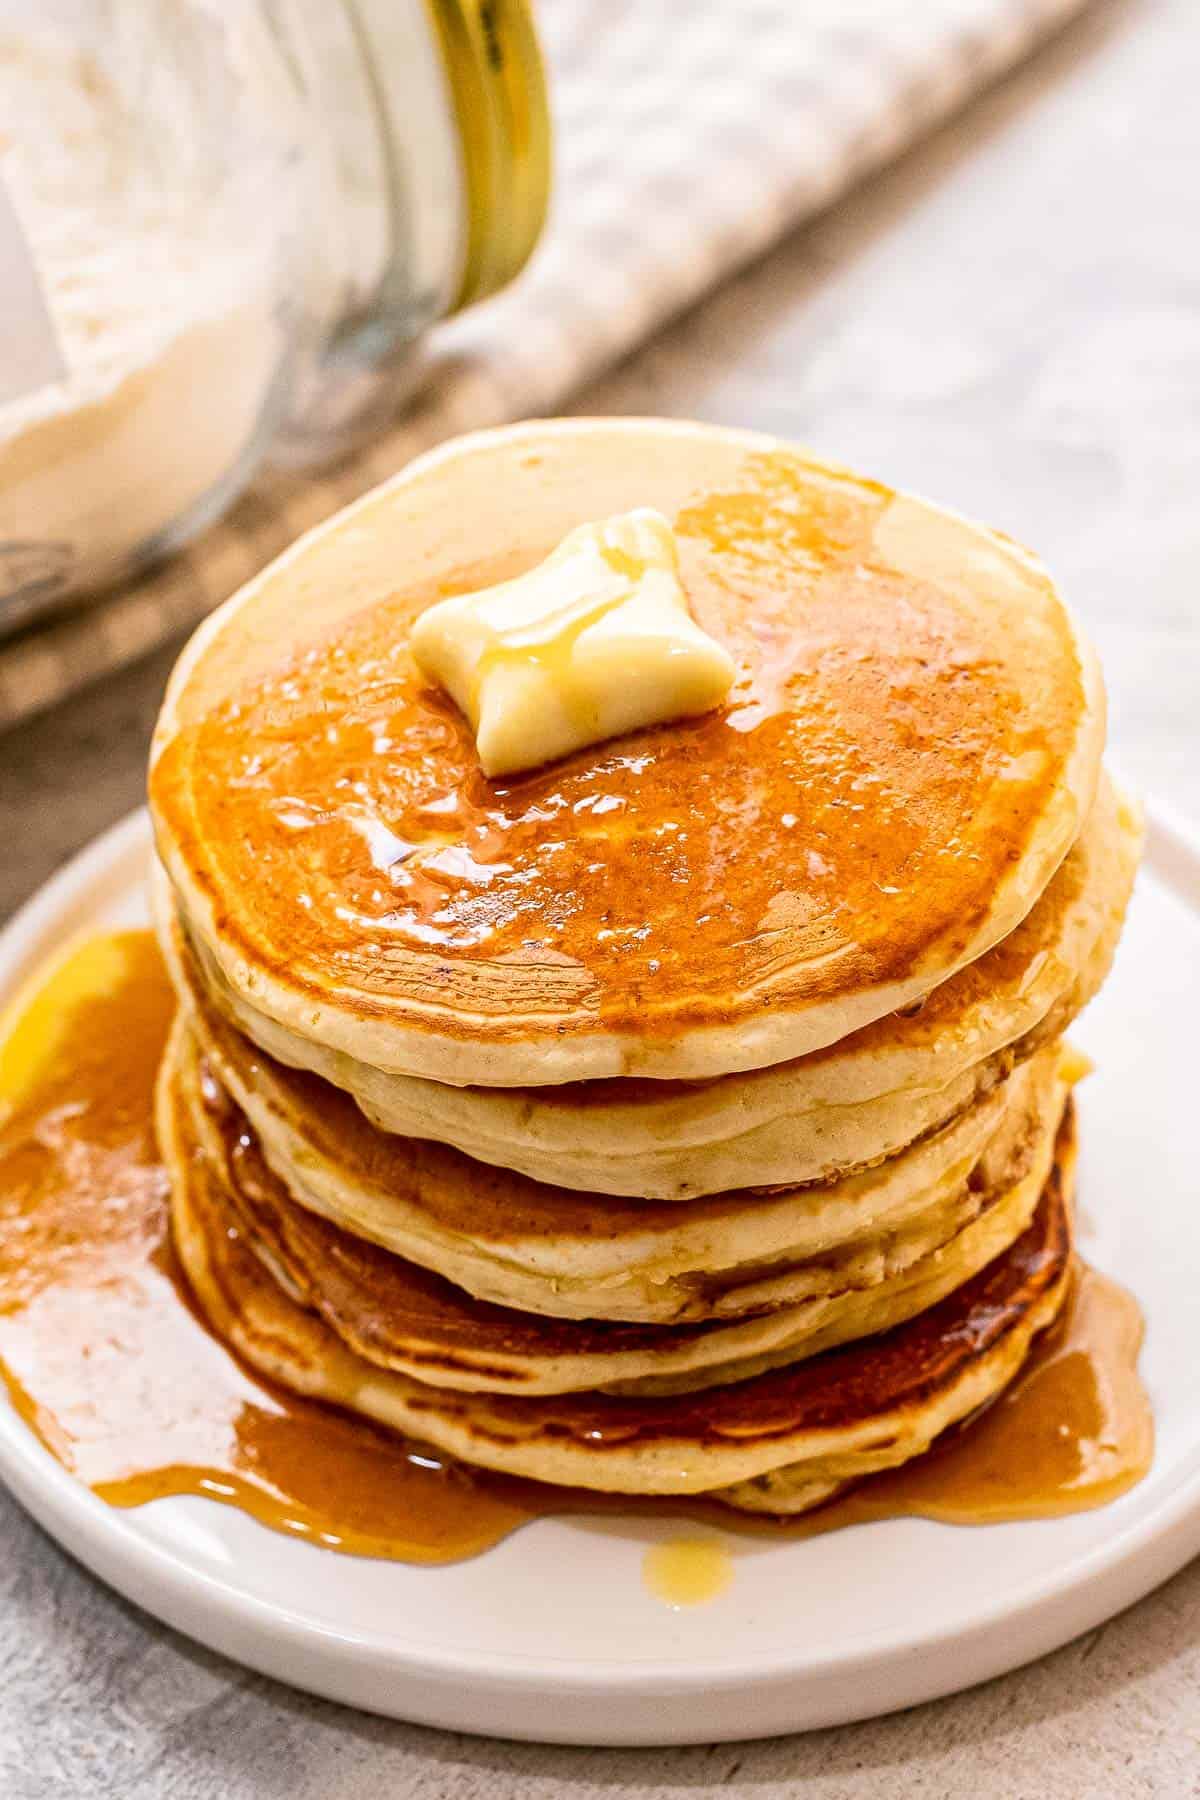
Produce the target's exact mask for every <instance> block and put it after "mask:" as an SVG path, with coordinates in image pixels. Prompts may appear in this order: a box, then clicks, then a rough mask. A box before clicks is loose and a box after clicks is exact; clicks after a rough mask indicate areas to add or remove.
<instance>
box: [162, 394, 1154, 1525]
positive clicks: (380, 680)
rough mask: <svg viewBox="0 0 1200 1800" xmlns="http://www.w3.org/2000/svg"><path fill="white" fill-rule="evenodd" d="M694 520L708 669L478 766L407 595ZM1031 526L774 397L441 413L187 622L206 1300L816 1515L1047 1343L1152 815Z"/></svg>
mask: <svg viewBox="0 0 1200 1800" xmlns="http://www.w3.org/2000/svg"><path fill="white" fill-rule="evenodd" d="M643 507H653V508H656V509H657V510H658V511H659V512H661V513H662V514H663V515H665V517H666V518H667V519H668V520H669V521H670V524H671V526H672V529H673V532H674V535H675V541H676V543H677V545H678V552H679V561H680V571H681V577H682V582H683V587H684V590H685V593H686V598H687V604H688V607H689V609H690V612H691V615H692V617H693V618H694V620H695V621H696V622H697V623H698V624H699V626H701V627H702V628H703V630H704V631H705V632H707V633H708V634H710V635H711V637H712V638H713V639H715V640H716V641H717V642H718V643H719V644H721V645H723V646H724V647H725V649H726V650H727V651H728V652H729V654H730V655H731V656H732V658H733V661H734V664H735V667H736V678H735V682H734V686H733V688H732V689H731V691H730V693H729V695H728V697H727V699H726V700H725V701H724V703H723V704H722V705H721V706H719V707H718V708H716V709H715V710H712V711H710V712H708V713H705V714H703V715H701V716H699V717H692V718H685V719H678V720H676V721H675V722H674V723H670V724H662V725H656V726H651V727H648V728H645V729H642V730H638V731H635V732H631V733H628V734H626V735H625V736H622V737H618V738H615V739H610V740H608V741H605V742H601V743H596V744H593V745H591V747H589V748H587V749H582V750H577V751H575V752H574V753H572V754H571V755H568V756H565V757H563V758H562V759H560V760H559V761H557V762H553V763H550V764H547V765H545V766H542V767H539V768H536V769H533V770H531V771H529V772H526V773H522V774H519V775H509V776H503V777H498V778H495V779H489V778H488V777H487V776H485V774H484V773H483V770H482V768H481V766H480V760H479V755H478V753H477V750H476V745H475V741H474V737H473V735H472V732H471V729H470V726H469V725H468V723H467V721H466V719H465V718H464V717H462V715H461V714H460V713H459V712H458V710H457V708H456V707H455V706H454V704H453V702H452V701H451V700H450V699H449V698H448V696H447V695H446V694H445V693H443V692H442V690H441V689H440V688H439V687H437V686H436V685H434V684H432V683H431V682H430V681H429V680H428V679H427V678H426V677H425V676H424V675H422V674H421V673H420V671H419V670H418V667H417V665H416V662H415V660H414V657H413V655H412V651H411V648H410V634H411V629H412V626H413V623H414V621H415V620H416V619H417V618H418V617H419V616H420V615H421V614H422V613H423V612H424V611H425V610H426V609H427V608H428V607H429V606H431V605H432V604H434V603H435V602H437V601H440V600H442V599H444V598H446V597H447V596H450V595H455V594H461V593H467V592H472V591H475V590H478V589H481V588H485V587H489V586H491V585H493V584H495V583H498V582H502V581H506V580H509V579H511V578H513V577H517V576H520V575H521V574H523V573H524V572H525V571H526V570H528V569H530V568H531V567H533V566H534V565H536V564H538V563H539V562H541V561H542V559H544V558H545V557H546V556H547V555H549V554H550V553H551V552H552V551H554V549H555V548H556V546H557V545H559V544H560V543H561V541H562V540H563V539H564V537H566V536H567V534H568V533H570V532H572V531H573V530H574V529H575V528H577V527H579V526H580V525H582V524H584V523H586V522H587V521H590V520H596V519H600V518H603V517H606V516H609V515H614V514H619V513H627V512H629V511H630V510H631V509H634V508H643ZM1103 737H1104V709H1103V697H1102V690H1101V686H1100V681H1099V677H1098V673H1097V670H1096V667H1095V663H1094V660H1093V658H1092V655H1091V652H1090V651H1089V649H1088V648H1087V646H1086V645H1085V644H1084V643H1083V642H1082V640H1081V638H1080V636H1079V633H1078V630H1077V628H1076V626H1075V624H1074V621H1073V620H1072V618H1071V617H1070V615H1069V614H1068V612H1067V611H1066V609H1065V608H1064V606H1063V604H1062V602H1061V600H1060V599H1059V597H1058V595H1057V593H1056V591H1055V589H1054V587H1053V585H1052V583H1051V581H1050V579H1049V577H1048V576H1047V574H1046V573H1045V571H1044V569H1043V568H1042V567H1041V565H1040V564H1039V563H1038V562H1037V560H1036V558H1034V557H1033V556H1032V555H1031V554H1030V553H1028V552H1027V551H1025V550H1023V549H1021V548H1019V547H1018V546H1016V545H1014V544H1013V543H1011V542H1010V541H1009V540H1007V539H1005V538H1003V537H1001V536H1000V535H999V534H997V533H995V532H992V531H988V530H986V529H984V528H982V527H979V526H976V525H973V524H969V523H967V522H966V521H964V520H962V519H959V518H957V517H955V516H952V515H949V514H947V513H944V512H941V511H939V510H937V509H936V508H933V507H931V506H928V505H926V504H924V503H922V502H920V501H917V500H914V499H912V498H909V497H907V496H905V495H901V494H897V493H894V492H892V491H891V490H889V489H886V488H884V487H881V486H879V485H877V484H875V483H871V482H867V481H864V480H861V479H859V478H857V477H855V476H853V475H851V474H849V473H847V472H845V471H843V470H839V469H831V468H828V467H826V466H824V465H822V464H819V463H817V462H815V461H813V460H812V459H811V458H809V457H807V456H805V455H803V454H801V453H799V452H797V451H794V450H791V449H789V448H787V447H786V446H782V445H780V444H778V443H777V442H775V441H774V440H767V439H762V438H758V437H751V436H748V435H746V434H743V433H735V432H729V431H722V430H717V429H714V428H710V427H702V426H695V425H683V424H669V423H664V422H659V421H628V420H623V421H616V420H612V421H600V420H585V421H572V422H558V423H541V424H533V425H527V426H521V427H517V428H514V429H510V430H505V431H500V432H493V433H485V434H481V435H479V436H477V437H474V438H469V439H465V440H462V441H460V442H458V443H457V444H453V445H450V446H447V447H445V448H444V449H442V450H440V451H437V452H435V453H434V454H432V455H431V456H428V457H426V458H424V459H422V460H421V461H420V462H418V463H416V464H414V465H412V466H411V467H410V468H409V469H408V470H407V471H405V472H404V474H402V475H401V476H400V477H399V478H398V479H396V480H395V481H393V482H391V483H389V484H388V485H387V486H386V487H384V488H382V489H380V490H379V491H377V492H376V493H375V494H373V495H371V496H368V498H367V499H366V500H364V501H362V502H360V503H359V504H358V505H357V506H355V507H353V508H351V509H350V510H349V511H348V512H346V513H344V514H342V515H340V516H339V517H338V518H337V519H335V520H333V521H331V522H330V523H329V524H328V525H326V526H324V527H322V528H321V529H320V530H319V531H317V532H316V533H314V534H312V535H311V536H310V537H308V538H306V539H304V540H302V541H301V542H300V543H299V544H297V545H296V546H295V547H294V549H292V550H291V551H290V552H289V553H288V554H287V555H285V556H284V557H282V558H281V559H280V560H279V561H278V562H276V563H275V564H274V565H272V567H271V568H269V569H268V570H266V571H265V573H264V574H263V575H261V576H260V577H258V578H257V580H255V581H254V582H252V583H251V584H250V585H249V586H248V587H247V588H245V589H243V590H242V592H241V593H240V594H238V595H236V596H235V597H234V599H233V600H232V601H230V602H229V603H228V605H227V606H226V607H224V608H223V609H222V610H221V611H220V612H219V613H217V614H216V615H214V617H213V618H212V619H211V620H210V621H209V622H208V623H207V624H206V625H205V626H204V627H203V628H202V629H201V630H200V632H199V633H198V634H197V635H196V637H195V638H194V639H193V641H192V643H191V644H190V645H189V647H188V649H187V650H186V651H185V652H184V655H183V657H182V659H181V661H180V663H179V666H178V668H177V670H176V672H175V675H174V677H173V680H172V683H171V686H170V689H169V691H168V695H167V699H166V703H165V706H164V709H163V714H162V718H161V720H160V724H159V730H158V733H157V737H156V743H155V753H154V759H153V766H152V772H151V806H152V811H153V815H154V821H155V829H156V837H157V844H158V851H159V857H160V862H161V867H160V872H159V876H158V882H157V894H156V910H157V918H158V926H159V934H160V938H161V941H162V944H163V947H164V951H165V953H166V956H167V959H168V964H169V966H170V969H171V972H172V976H173V978H174V981H175V985H176V987H177V990H178V993H179V998H180V1002H181V1004H180V1011H179V1017H178V1020H177V1023H176V1027H175V1031H174V1034H173V1036H172V1039H171V1043H170V1046H169V1049H168V1053H167V1056H166V1058H165V1061H164V1066H163V1070H162V1075H161V1080H160V1088H159V1131H160V1137H161V1140H162V1146H163V1151H164V1155H165V1156H166V1159H167V1161H168V1164H169V1166H170V1168H171V1171H172V1178H173V1225H174V1232H175V1238H176V1243H177V1245H178V1248H179V1251H180V1255H181V1258H182V1261H183V1264H184V1267H185V1269H186V1271H187V1274H188V1277H189V1279H190V1281H191V1283H192V1285H193V1288H194V1290H195V1294H196V1297H197V1300H198V1302H199V1305H200V1307H201V1309H202V1310H203V1312H204V1313H205V1315H206V1317H207V1318H208V1320H209V1322H210V1324H211V1325H212V1327H213V1329H214V1330H215V1331H216V1332H217V1333H218V1334H219V1335H221V1336H222V1337H224V1338H225V1339H227V1340H228V1341H230V1342H231V1343H232V1344H233V1345H234V1347H235V1348H236V1349H237V1350H238V1351H239V1352H240V1353H241V1355H242V1356H243V1357H245V1358H246V1360H247V1361H248V1362H250V1363H251V1364H253V1365H254V1366H255V1367H257V1368H259V1369H260V1370H262V1371H263V1372H264V1373H266V1374H268V1375H269V1376H271V1377H273V1378H274V1379H275V1380H277V1381H278V1382H280V1383H281V1384H283V1385H284V1386H285V1387H289V1388H291V1389H294V1390H297V1391H300V1392H303V1393H305V1394H309V1395H315V1396H318V1397H321V1398H325V1399H328V1400H331V1401H334V1402H336V1403H338V1404H340V1405H342V1406H344V1407H347V1408H349V1409H351V1410H357V1411H359V1412H361V1413H362V1414H364V1415H366V1416H369V1417H370V1418H372V1419H374V1420H376V1421H382V1422H383V1423H384V1424H386V1425H389V1426H392V1427H395V1428H396V1429H397V1430H398V1431H400V1432H403V1433H404V1434H406V1435H407V1436H409V1437H413V1438H417V1439H420V1440H423V1441H426V1442H428V1443H431V1444H433V1445H435V1446H436V1447H437V1448H438V1449H439V1451H441V1452H444V1453H448V1454H450V1455H452V1456H455V1457H458V1458H461V1459H462V1461H464V1462H466V1463H470V1464H477V1465H481V1466H484V1467H487V1468H492V1469H499V1470H503V1471H509V1472H512V1473H515V1474H519V1475H523V1476H528V1477H532V1478H534V1479H536V1480H540V1481H544V1482H547V1483H557V1484H567V1485H571V1486H575V1487H582V1488H586V1489H593V1490H602V1491H606V1492H615V1493H629V1494H637V1495H656V1494H657V1495H684V1494H700V1493H705V1494H713V1495H716V1496H718V1497H720V1498H721V1499H723V1500H725V1501H727V1502H729V1503H730V1504H731V1505H734V1506H737V1507H740V1508H744V1509H748V1510H753V1511H763V1512H774V1513H785V1512H798V1511H802V1510H804V1509H805V1508H807V1507H811V1506H813V1505H815V1504H817V1503H818V1502H819V1501H821V1500H823V1499H825V1498H827V1497H828V1496H829V1495H830V1494H832V1493H834V1492H835V1491H837V1489H838V1488H840V1487H841V1486H843V1485H844V1484H845V1483H847V1482H849V1481H852V1480H856V1479H858V1478H859V1477H860V1476H863V1475H866V1474H869V1473H871V1472H872V1471H874V1470H877V1469H882V1468H886V1467H890V1466H894V1465H896V1464H899V1463H901V1462H904V1461H905V1460H907V1459H909V1458H911V1457H914V1456H917V1455H920V1454H921V1453H922V1452H923V1451H924V1450H926V1449H927V1448H928V1447H929V1446H930V1444H931V1443H932V1442H933V1441H934V1439H935V1438H936V1437H938V1435H939V1434H940V1433H942V1432H943V1431H945V1430H946V1429H947V1428H948V1427H950V1426H952V1425H955V1424H957V1423H958V1422H960V1421H962V1420H964V1419H966V1418H967V1417H968V1416H969V1415H970V1414H972V1413H974V1412H975V1411H976V1410H977V1409H978V1408H979V1407H981V1406H982V1405H984V1404H985V1403H986V1402H987V1401H989V1400H990V1399H992V1398H993V1397H994V1396H995V1395H996V1394H997V1393H999V1392H1000V1390H1001V1389H1002V1388H1003V1387H1004V1386H1005V1385H1006V1384H1007V1383H1008V1382H1009V1381H1010V1380H1011V1379H1012V1377H1013V1376H1014V1375H1015V1374H1016V1372H1017V1371H1018V1370H1019V1369H1020V1367H1021V1365H1022V1363H1023V1361H1024V1360H1025V1358H1026V1356H1027V1354H1028V1352H1029V1350H1030V1346H1031V1344H1032V1343H1033V1342H1034V1340H1035V1338H1036V1336H1037V1334H1038V1333H1039V1332H1040V1331H1042V1330H1043V1329H1044V1328H1045V1327H1046V1326H1047V1325H1048V1324H1050V1323H1051V1321H1052V1320H1053V1319H1054V1317H1055V1315H1056V1313H1057V1311H1058V1309H1059V1308H1060V1306H1061V1305H1062V1302H1063V1299H1064V1297H1065V1295H1066V1293H1067V1291H1068V1288H1069V1284H1070V1279H1071V1267H1072V1263H1071V1258H1072V1231H1071V1182H1072V1171H1073V1162H1074V1157H1073V1149H1074V1123H1073V1111H1072V1107H1071V1102H1070V1098H1069V1095H1070V1086H1071V1082H1072V1080H1073V1078H1074V1076H1075V1075H1076V1074H1077V1073H1078V1059H1077V1058H1073V1057H1072V1055H1071V1053H1070V1052H1069V1051H1067V1050H1066V1049H1065V1048H1064V1045H1063V1033H1064V1032H1065V1031H1066V1029H1067V1028H1068V1027H1069V1025H1070V1024H1071V1022H1072V1020H1073V1019H1074V1018H1075V1017H1076V1015H1077V1014H1078V1013H1079V1011H1080V1010H1081V1009H1082V1007H1083V1006H1084V1005H1086V1003H1087V1001H1088V1000H1089V999H1090V998H1091V997H1092V995H1093V994H1094V993H1095V992H1096V990H1097V989H1098V987H1099V986H1100V984H1101V983H1102V981H1103V980H1104V978H1105V975H1106V974H1107V971H1108V967H1109V964H1110V962H1111V959H1112V955H1113V952H1114V949H1115V945H1116V940H1117V937H1118V935H1119V931H1120V926H1121V920H1122V916H1123V913H1124V909H1125V905H1126V902H1127V899H1128V896H1129V892H1130V888H1131V886H1132V881H1133V875H1134V869H1135V866H1136V862H1137V856H1138V848H1139V826H1138V821H1137V818H1136V816H1135V815H1134V814H1133V812H1132V810H1131V809H1130V807H1129V806H1128V805H1127V804H1126V803H1125V802H1124V801H1123V800H1122V798H1121V797H1120V796H1119V795H1118V794H1117V793H1116V791H1115V790H1114V788H1113V786H1112V784H1111V783H1110V781H1109V780H1108V778H1107V777H1106V776H1105V775H1104V773H1103V771H1102V769H1101V763H1100V758H1101V752H1102V748H1103Z"/></svg>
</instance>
